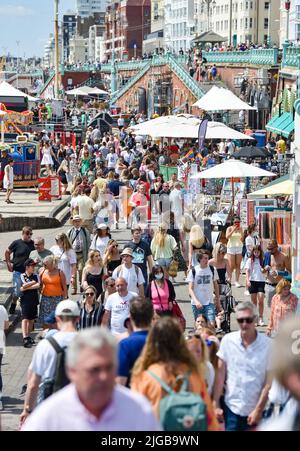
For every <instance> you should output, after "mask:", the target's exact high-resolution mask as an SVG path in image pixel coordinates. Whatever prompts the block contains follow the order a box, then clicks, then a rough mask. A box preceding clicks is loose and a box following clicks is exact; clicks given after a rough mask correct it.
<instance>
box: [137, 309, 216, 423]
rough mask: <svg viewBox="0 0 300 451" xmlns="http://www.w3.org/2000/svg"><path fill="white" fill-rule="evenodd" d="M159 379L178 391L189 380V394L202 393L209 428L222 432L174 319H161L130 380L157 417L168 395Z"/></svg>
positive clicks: (196, 366) (196, 368) (195, 365)
mask: <svg viewBox="0 0 300 451" xmlns="http://www.w3.org/2000/svg"><path fill="white" fill-rule="evenodd" d="M156 377H158V378H159V379H161V380H162V381H163V382H164V383H165V384H167V385H168V386H169V387H172V388H173V390H175V391H178V390H179V389H180V387H181V384H182V381H183V380H185V378H188V382H189V391H191V392H193V393H197V394H199V395H200V396H201V398H202V400H203V401H204V403H205V404H206V407H207V429H208V430H209V431H217V430H218V429H219V427H218V422H217V419H216V417H215V414H214V411H213V408H212V404H211V400H210V397H209V395H208V392H207V388H206V383H205V379H204V376H203V375H202V374H201V370H200V368H199V365H198V363H197V361H196V359H195V357H194V356H193V355H192V353H191V352H190V351H189V350H188V348H187V344H186V340H185V338H184V336H183V334H182V332H181V329H180V326H179V324H178V322H177V321H176V319H173V318H169V317H164V318H160V319H159V320H158V321H157V322H156V323H155V324H154V325H153V327H152V328H151V329H150V332H149V335H148V338H147V342H146V345H145V347H144V349H143V351H142V354H141V356H140V357H139V359H138V360H137V362H136V364H135V366H134V368H133V372H132V379H131V388H132V390H134V391H137V392H139V393H140V394H142V395H144V396H145V397H146V398H147V399H148V400H149V401H150V404H151V405H152V408H153V411H154V413H155V415H156V416H157V417H158V418H159V404H160V401H161V399H162V398H164V397H165V396H166V395H167V392H166V391H165V390H164V389H163V387H162V386H161V384H160V382H159V381H158V380H157V379H156Z"/></svg>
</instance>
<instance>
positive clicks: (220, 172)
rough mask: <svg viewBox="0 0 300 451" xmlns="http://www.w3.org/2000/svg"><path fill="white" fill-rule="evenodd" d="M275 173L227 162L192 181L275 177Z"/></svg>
mask: <svg viewBox="0 0 300 451" xmlns="http://www.w3.org/2000/svg"><path fill="white" fill-rule="evenodd" d="M275 176H276V174H274V173H273V172H268V171H265V170H264V169H260V168H257V167H256V166H253V165H252V164H247V163H244V162H242V161H239V160H227V161H225V163H221V164H218V165H217V166H214V167H212V168H210V169H207V170H205V171H202V172H198V174H196V175H193V176H192V177H191V178H192V179H226V178H245V177H275Z"/></svg>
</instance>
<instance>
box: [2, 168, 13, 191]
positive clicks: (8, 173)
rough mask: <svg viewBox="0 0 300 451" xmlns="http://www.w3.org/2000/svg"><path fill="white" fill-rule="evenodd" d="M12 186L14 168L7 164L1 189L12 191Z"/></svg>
mask: <svg viewBox="0 0 300 451" xmlns="http://www.w3.org/2000/svg"><path fill="white" fill-rule="evenodd" d="M13 186H14V168H13V167H12V166H10V165H9V164H8V165H6V166H5V168H4V177H3V189H7V188H9V189H12V188H13Z"/></svg>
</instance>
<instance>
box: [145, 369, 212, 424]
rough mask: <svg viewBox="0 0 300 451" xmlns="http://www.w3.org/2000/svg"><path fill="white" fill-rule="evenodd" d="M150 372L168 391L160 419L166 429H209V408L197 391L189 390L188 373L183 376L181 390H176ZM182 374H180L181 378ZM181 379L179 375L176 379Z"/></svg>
mask: <svg viewBox="0 0 300 451" xmlns="http://www.w3.org/2000/svg"><path fill="white" fill-rule="evenodd" d="M147 373H149V374H150V375H151V376H152V377H153V378H154V379H155V380H156V381H157V382H158V383H159V384H160V386H161V387H162V388H163V389H164V391H165V392H166V393H167V395H166V396H164V397H163V398H162V399H161V400H160V403H159V419H160V422H161V425H162V427H163V429H164V431H184V432H192V431H207V409H206V404H205V403H204V401H203V399H202V398H201V396H200V395H198V394H197V393H193V392H190V391H188V385H189V380H188V374H185V375H184V376H183V383H182V386H181V389H180V391H179V392H175V391H174V390H173V389H172V388H171V387H170V386H169V385H168V384H166V383H165V382H164V381H163V380H162V379H161V378H160V377H158V376H157V375H156V374H154V373H153V372H152V371H150V370H148V371H147ZM181 377H182V376H180V378H181ZM178 379H179V377H177V379H176V381H177V380H178Z"/></svg>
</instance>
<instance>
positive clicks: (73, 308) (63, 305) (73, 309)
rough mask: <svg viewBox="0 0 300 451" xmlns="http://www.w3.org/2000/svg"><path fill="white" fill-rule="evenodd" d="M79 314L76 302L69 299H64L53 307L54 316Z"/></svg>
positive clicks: (74, 315)
mask: <svg viewBox="0 0 300 451" xmlns="http://www.w3.org/2000/svg"><path fill="white" fill-rule="evenodd" d="M79 315H80V310H79V307H78V304H77V303H76V302H75V301H71V299H66V300H65V301H61V302H60V303H59V304H57V306H56V309H55V316H71V317H76V316H79Z"/></svg>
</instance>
